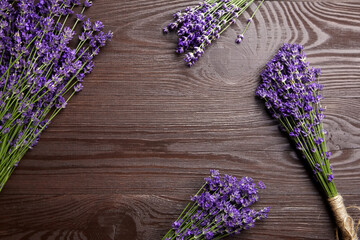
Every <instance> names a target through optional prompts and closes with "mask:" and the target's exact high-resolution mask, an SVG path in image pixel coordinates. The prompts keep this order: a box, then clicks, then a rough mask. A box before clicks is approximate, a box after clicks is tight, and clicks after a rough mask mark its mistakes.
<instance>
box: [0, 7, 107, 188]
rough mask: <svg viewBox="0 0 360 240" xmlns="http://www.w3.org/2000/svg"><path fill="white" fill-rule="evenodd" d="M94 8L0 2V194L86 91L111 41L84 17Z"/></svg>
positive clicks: (98, 27)
mask: <svg viewBox="0 0 360 240" xmlns="http://www.w3.org/2000/svg"><path fill="white" fill-rule="evenodd" d="M91 5H92V2H91V1H89V0H85V1H84V2H82V3H81V2H80V0H41V1H36V2H35V1H34V0H3V1H1V2H0V146H1V150H0V191H1V190H2V188H3V187H4V184H5V183H6V181H7V180H8V178H9V177H10V175H11V173H12V172H13V170H14V169H15V167H16V166H17V165H18V163H19V161H20V160H21V158H22V157H23V156H24V155H25V153H26V152H27V151H28V149H31V148H32V147H33V146H35V145H36V144H37V142H38V140H39V137H40V134H41V133H42V132H43V131H44V129H45V128H46V127H47V126H48V125H49V123H50V122H51V120H53V119H54V117H55V116H56V115H57V114H58V113H59V112H60V111H61V109H63V108H65V107H66V105H67V103H68V102H69V100H70V99H71V98H72V97H73V96H74V94H75V93H77V92H79V91H81V90H82V88H83V85H82V82H83V79H84V77H85V75H86V74H88V73H90V72H91V71H92V69H93V67H94V62H93V58H94V56H96V55H97V54H98V53H99V51H100V48H101V47H103V46H104V45H105V44H106V42H107V41H109V40H110V39H111V37H112V32H108V33H106V34H105V33H104V32H102V29H103V28H104V25H103V24H102V23H101V22H100V21H96V22H93V23H92V22H91V21H90V20H89V19H88V18H85V16H84V15H83V13H84V11H85V9H86V8H89V7H90V6H91ZM75 9H77V10H78V14H75ZM72 16H74V17H75V19H74V20H73V21H74V22H73V23H72V24H70V21H71V20H70V19H71V17H72ZM68 25H70V26H68ZM77 28H81V33H80V34H76V33H75V30H76V29H77ZM75 36H76V37H78V40H76V42H77V44H76V47H75V48H72V47H70V45H71V43H72V42H71V40H72V39H73V38H74V37H75ZM74 40H75V39H74Z"/></svg>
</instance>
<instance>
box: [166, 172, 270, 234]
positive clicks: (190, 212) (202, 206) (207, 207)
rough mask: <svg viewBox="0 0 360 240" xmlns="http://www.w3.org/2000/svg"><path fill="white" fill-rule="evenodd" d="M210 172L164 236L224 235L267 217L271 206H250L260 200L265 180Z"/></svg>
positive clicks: (246, 227)
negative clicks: (252, 207) (261, 207)
mask: <svg viewBox="0 0 360 240" xmlns="http://www.w3.org/2000/svg"><path fill="white" fill-rule="evenodd" d="M210 173H211V176H210V177H209V178H205V181H206V183H205V184H204V185H203V187H202V188H201V189H200V190H199V191H198V192H197V194H196V195H195V196H193V197H192V198H191V201H192V203H189V204H188V205H187V206H186V208H185V209H184V211H183V212H182V213H181V214H180V216H179V217H178V219H177V220H176V221H175V222H174V223H173V224H172V229H170V230H169V231H168V233H167V234H166V235H165V236H164V237H163V238H162V239H163V240H173V239H176V240H180V239H181V240H186V239H199V240H201V239H221V238H224V237H226V236H229V235H234V234H239V233H240V232H241V231H243V230H247V229H249V228H252V227H254V224H255V222H256V221H257V220H261V219H264V218H267V214H268V212H269V210H270V208H269V207H266V208H263V209H261V210H259V211H256V210H254V209H251V208H250V206H251V205H252V204H254V203H255V202H256V201H258V200H259V196H258V190H259V189H265V184H264V183H262V182H259V183H258V184H257V185H256V184H255V183H254V181H253V180H252V179H251V178H249V177H243V178H241V179H240V180H237V179H236V177H232V176H229V175H224V176H223V177H221V176H220V174H219V172H218V171H217V170H210Z"/></svg>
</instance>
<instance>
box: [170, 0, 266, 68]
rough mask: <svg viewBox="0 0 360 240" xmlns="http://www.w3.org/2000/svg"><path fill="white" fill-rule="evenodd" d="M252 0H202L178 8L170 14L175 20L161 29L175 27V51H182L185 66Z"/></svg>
mask: <svg viewBox="0 0 360 240" xmlns="http://www.w3.org/2000/svg"><path fill="white" fill-rule="evenodd" d="M253 2H254V0H205V1H204V2H202V3H200V4H199V5H198V6H196V7H187V8H185V10H184V11H183V12H181V11H179V12H177V13H175V14H174V15H173V17H174V19H175V21H174V22H171V23H169V24H168V25H167V26H166V27H165V28H164V29H163V32H164V33H168V32H170V31H177V34H178V38H179V40H178V48H177V49H176V52H177V53H179V54H181V53H185V52H187V53H186V54H185V59H184V60H185V62H186V63H187V65H188V66H190V67H191V66H192V65H194V63H195V62H196V61H197V60H198V59H199V58H200V57H201V56H202V54H203V53H204V51H205V48H206V47H207V46H209V45H211V43H212V42H213V41H214V40H215V39H218V38H220V35H221V34H222V33H223V32H224V31H225V30H226V29H227V28H228V27H229V26H230V25H231V24H233V23H235V20H236V19H237V18H238V17H239V16H240V15H241V14H243V13H244V12H245V11H246V9H247V8H248V7H250V5H251V4H252V3H253ZM263 2H264V0H262V1H261V2H260V4H259V5H258V7H257V8H256V10H255V11H254V13H253V14H252V15H251V17H250V18H249V19H248V23H247V25H246V27H245V29H244V30H243V32H242V33H241V34H239V35H238V36H237V38H236V40H235V42H236V43H238V44H239V43H240V42H241V41H242V39H243V38H244V34H245V32H246V30H247V29H248V27H249V25H250V24H251V22H252V19H253V18H254V16H255V14H256V12H257V11H258V9H259V8H260V6H261V5H262V3H263Z"/></svg>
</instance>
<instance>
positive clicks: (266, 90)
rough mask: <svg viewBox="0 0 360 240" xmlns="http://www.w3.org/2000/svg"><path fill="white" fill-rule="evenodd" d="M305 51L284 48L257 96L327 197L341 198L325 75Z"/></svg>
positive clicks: (264, 73)
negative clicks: (328, 137)
mask: <svg viewBox="0 0 360 240" xmlns="http://www.w3.org/2000/svg"><path fill="white" fill-rule="evenodd" d="M302 50H303V47H302V46H300V45H297V44H292V45H291V44H284V45H283V46H282V47H281V48H280V50H279V52H278V53H277V54H276V55H275V57H274V58H273V59H272V60H271V61H270V62H269V63H268V64H267V65H266V68H265V69H264V70H263V71H262V73H261V78H262V83H261V84H260V86H259V87H258V88H257V90H256V95H257V96H258V97H260V98H262V99H264V100H265V106H266V108H267V109H268V110H269V112H270V114H271V115H272V116H273V117H274V118H275V119H277V120H278V121H279V123H280V125H281V127H282V129H283V130H284V131H285V132H286V133H287V134H288V135H289V136H290V137H291V138H292V139H293V140H294V142H295V144H296V146H297V149H298V150H300V151H301V152H302V153H303V157H304V159H305V160H306V161H307V162H308V164H309V166H310V167H311V169H312V170H313V173H314V176H315V178H316V179H317V180H318V181H319V183H320V185H321V187H322V189H323V190H324V192H325V194H326V195H327V196H328V197H329V198H331V197H334V196H336V195H337V194H338V192H337V190H336V187H335V183H334V180H333V179H334V176H333V174H332V167H331V166H330V163H329V157H330V155H331V153H330V152H329V151H328V150H327V147H326V141H325V137H324V129H323V126H322V120H323V119H324V117H325V116H324V114H323V111H324V109H323V108H322V106H321V104H320V100H321V99H322V98H323V97H322V96H321V94H320V93H319V91H320V90H321V89H322V88H323V86H322V85H320V84H319V82H318V79H317V78H318V77H319V76H320V74H321V72H320V69H318V68H310V67H309V63H308V62H307V61H306V55H305V53H304V52H303V51H302Z"/></svg>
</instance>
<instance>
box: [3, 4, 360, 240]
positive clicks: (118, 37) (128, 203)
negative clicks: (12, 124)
mask: <svg viewBox="0 0 360 240" xmlns="http://www.w3.org/2000/svg"><path fill="white" fill-rule="evenodd" d="M193 3H194V2H193V1H188V0H180V1H175V0H170V1H165V0H156V1H145V0H133V1H115V0H97V1H94V7H92V8H91V9H90V10H89V11H88V12H87V16H89V17H91V18H92V19H101V20H103V22H104V24H105V25H106V26H107V28H108V29H112V30H113V31H114V32H115V35H114V39H113V41H112V42H111V44H110V45H108V46H107V47H106V48H104V50H103V52H102V54H100V55H99V56H98V57H97V59H96V68H95V69H94V72H93V73H92V74H91V75H89V76H88V77H87V78H86V83H85V88H84V90H83V92H81V94H79V95H78V96H76V97H75V98H74V99H72V102H71V103H70V104H69V105H68V107H67V108H66V109H65V110H64V111H63V112H62V113H61V114H60V115H59V116H58V117H57V119H55V121H54V122H53V123H52V125H51V126H50V127H49V128H48V129H47V130H46V132H45V133H44V134H43V135H42V138H41V141H40V143H39V145H38V146H37V147H36V148H35V149H34V150H32V151H30V152H28V154H27V155H26V156H25V158H24V159H23V160H22V162H21V163H20V166H19V167H18V169H16V171H15V172H14V174H13V176H12V177H11V179H10V180H9V182H8V183H7V185H6V186H5V188H4V190H3V191H2V192H1V194H0V216H1V217H0V239H10V240H11V239H26V240H27V239H104V240H107V239H121V240H149V239H160V238H161V237H162V236H163V235H164V234H165V233H166V231H167V230H168V228H169V227H170V226H171V222H172V221H173V220H174V219H175V218H176V217H177V215H178V214H179V213H180V212H181V210H182V209H183V207H184V206H185V205H186V203H187V199H188V198H189V196H190V195H192V194H194V193H195V192H196V190H197V189H198V188H199V187H200V186H201V185H202V182H203V178H204V177H206V176H207V175H208V172H209V169H213V168H216V169H219V170H220V171H221V172H222V173H229V174H233V175H235V176H238V177H240V176H245V175H247V176H251V177H253V178H254V179H256V180H262V181H264V182H265V183H266V184H267V186H268V188H267V189H266V190H265V191H263V192H262V193H261V198H260V202H259V203H258V204H257V205H256V207H258V208H260V207H263V206H271V213H270V216H269V219H267V220H266V221H263V222H259V223H258V224H257V225H256V227H255V228H253V229H252V230H250V231H247V232H244V233H243V234H241V235H240V236H237V237H233V238H229V240H230V239H244V240H247V239H257V240H261V239H295V240H297V239H299V240H300V239H301V240H303V239H323V240H328V239H335V225H334V222H333V220H332V219H331V215H330V211H329V208H328V206H327V205H326V204H325V201H324V199H323V198H322V197H321V196H320V194H319V192H318V189H317V187H316V185H315V184H314V182H312V180H311V176H310V174H309V173H308V172H307V171H306V169H305V168H304V167H303V164H302V162H301V160H299V159H298V157H297V156H296V154H295V153H294V150H293V149H292V147H291V146H290V145H289V143H288V140H287V139H286V138H285V137H284V136H282V135H281V134H280V132H279V131H278V128H277V124H276V122H274V121H273V120H272V119H270V117H269V116H268V115H267V113H266V112H265V109H264V107H263V103H262V102H261V101H259V100H257V99H256V98H255V97H254V90H255V88H256V86H257V85H258V83H259V73H260V71H261V69H262V68H263V66H264V64H265V63H266V62H267V61H268V60H269V59H270V58H271V57H272V56H273V55H274V54H275V52H276V51H277V49H278V48H279V46H280V45H281V44H283V43H284V42H290V43H293V42H296V43H300V44H303V45H304V46H305V51H306V53H307V55H308V59H309V61H310V62H311V64H312V66H314V67H320V68H321V69H322V77H321V82H322V83H323V84H324V86H325V88H324V91H323V95H324V96H325V99H324V101H323V103H324V105H326V106H327V110H326V115H327V118H326V119H325V122H324V123H325V128H326V129H327V130H328V132H329V135H328V139H327V141H328V146H329V148H330V149H331V150H332V152H333V158H332V159H331V162H332V164H333V166H334V169H335V177H336V185H337V187H338V189H339V191H340V193H341V194H342V195H343V197H344V199H345V203H346V204H347V205H356V204H357V205H360V188H359V186H360V119H359V116H360V81H359V78H360V73H359V64H360V48H359V44H358V43H359V41H360V37H359V36H360V35H359V34H360V4H359V2H358V1H349V2H343V1H341V2H340V1H332V0H323V1H266V2H265V3H264V5H263V7H262V8H261V9H260V11H259V13H258V14H257V16H256V18H255V20H254V23H255V24H254V25H252V26H251V27H250V28H249V31H248V32H247V34H246V37H245V40H244V42H243V43H242V44H240V45H236V44H234V40H235V36H236V34H237V33H238V32H240V30H241V29H242V27H243V26H244V19H245V18H242V19H240V21H239V22H238V23H237V24H236V25H234V26H232V27H231V28H230V29H229V30H227V31H226V32H225V34H224V35H223V36H222V37H221V38H220V39H219V40H218V41H217V42H216V43H215V44H213V45H212V46H211V47H210V48H209V49H207V51H206V53H205V55H204V56H203V57H202V59H201V60H200V61H199V62H198V63H197V64H196V65H195V66H194V67H192V68H191V69H189V68H187V67H185V66H184V64H183V60H182V57H178V56H177V55H176V54H174V49H175V45H176V42H175V36H174V35H171V34H170V35H166V36H163V35H162V33H161V28H162V27H163V26H165V24H166V23H167V22H169V21H170V20H171V14H172V13H173V12H175V11H177V10H180V9H183V8H184V7H186V6H187V5H189V4H190V5H191V4H193ZM254 9H255V6H253V7H252V8H251V10H250V11H249V12H248V13H247V14H245V17H246V16H247V15H249V14H250V13H251V12H252V11H253V10H254ZM350 212H351V214H352V215H353V216H354V217H355V218H356V219H358V218H359V217H360V213H359V212H356V211H353V210H350Z"/></svg>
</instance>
